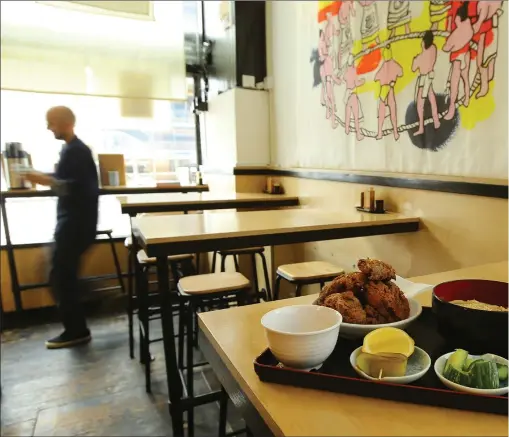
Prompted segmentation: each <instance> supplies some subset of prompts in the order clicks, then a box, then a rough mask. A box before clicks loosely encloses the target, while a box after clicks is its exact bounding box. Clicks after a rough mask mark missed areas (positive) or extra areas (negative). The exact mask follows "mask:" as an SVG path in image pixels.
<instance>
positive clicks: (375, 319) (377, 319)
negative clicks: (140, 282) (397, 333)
mask: <svg viewBox="0 0 509 437" xmlns="http://www.w3.org/2000/svg"><path fill="white" fill-rule="evenodd" d="M364 310H365V311H366V323H367V324H368V325H381V324H383V323H389V322H388V321H387V319H386V318H385V317H384V316H382V315H381V314H380V313H379V312H378V311H377V310H375V309H374V308H373V307H372V306H371V305H366V306H365V307H364Z"/></svg>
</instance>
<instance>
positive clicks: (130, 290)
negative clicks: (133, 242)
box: [127, 249, 135, 359]
mask: <svg viewBox="0 0 509 437" xmlns="http://www.w3.org/2000/svg"><path fill="white" fill-rule="evenodd" d="M133 253H134V252H133V250H132V249H129V252H128V254H127V264H128V269H127V275H128V276H127V321H128V324H129V356H130V357H131V359H132V358H134V271H133V270H134V268H133V267H134V264H133V263H134V262H135V261H134V259H133Z"/></svg>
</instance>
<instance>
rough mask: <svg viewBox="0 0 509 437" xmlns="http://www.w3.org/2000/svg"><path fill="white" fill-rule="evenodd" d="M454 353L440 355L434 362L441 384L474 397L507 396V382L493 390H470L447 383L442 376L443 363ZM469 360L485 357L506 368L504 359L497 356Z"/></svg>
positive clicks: (477, 356) (474, 356) (473, 356)
mask: <svg viewBox="0 0 509 437" xmlns="http://www.w3.org/2000/svg"><path fill="white" fill-rule="evenodd" d="M453 353H454V352H449V353H448V354H445V355H442V356H441V357H440V358H438V359H437V360H436V361H435V373H436V374H437V376H438V378H439V379H440V381H442V383H443V384H444V385H445V386H447V387H449V388H450V389H452V390H456V391H462V392H465V393H471V394H475V395H488V396H490V395H491V396H503V395H505V394H507V392H508V391H509V387H508V386H507V380H506V381H503V384H505V385H504V387H500V388H493V389H483V388H472V387H466V386H464V385H460V384H456V383H455V382H452V381H449V380H448V379H447V378H445V377H444V376H443V374H444V367H445V363H446V362H447V359H448V358H449V357H450V356H451V355H452V354H453ZM469 357H471V358H483V357H486V358H488V357H489V359H491V360H492V361H495V362H496V363H498V364H505V365H506V366H507V363H508V361H507V360H506V359H505V358H502V357H499V356H498V355H492V354H486V355H469Z"/></svg>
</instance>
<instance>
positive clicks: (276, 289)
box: [274, 275, 281, 300]
mask: <svg viewBox="0 0 509 437" xmlns="http://www.w3.org/2000/svg"><path fill="white" fill-rule="evenodd" d="M280 286H281V276H279V275H276V282H275V284H274V300H278V299H279V287H280Z"/></svg>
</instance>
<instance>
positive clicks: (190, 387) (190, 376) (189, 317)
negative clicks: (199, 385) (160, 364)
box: [186, 299, 194, 437]
mask: <svg viewBox="0 0 509 437" xmlns="http://www.w3.org/2000/svg"><path fill="white" fill-rule="evenodd" d="M193 311H194V305H193V301H192V299H189V305H188V307H187V313H186V325H187V326H186V331H187V338H186V343H187V346H186V361H187V362H186V366H187V396H188V397H190V398H192V397H193V396H194V373H193ZM187 429H188V436H189V437H193V436H194V408H193V407H189V410H188V411H187Z"/></svg>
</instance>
